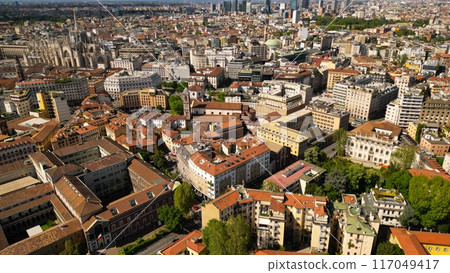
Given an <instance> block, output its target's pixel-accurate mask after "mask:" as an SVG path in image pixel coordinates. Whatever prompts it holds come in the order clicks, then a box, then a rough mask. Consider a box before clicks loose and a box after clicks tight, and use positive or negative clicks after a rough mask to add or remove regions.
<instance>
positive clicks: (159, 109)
mask: <svg viewBox="0 0 450 273" xmlns="http://www.w3.org/2000/svg"><path fill="white" fill-rule="evenodd" d="M156 110H158V111H161V112H162V111H163V110H164V109H163V108H162V106H161V105H159V104H158V105H157V106H156Z"/></svg>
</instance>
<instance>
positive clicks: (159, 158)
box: [150, 150, 166, 169]
mask: <svg viewBox="0 0 450 273" xmlns="http://www.w3.org/2000/svg"><path fill="white" fill-rule="evenodd" d="M150 159H151V160H152V161H153V164H154V165H155V166H156V167H157V168H158V169H165V166H166V159H165V158H164V152H163V151H161V150H158V151H156V153H154V154H152V155H151V156H150Z"/></svg>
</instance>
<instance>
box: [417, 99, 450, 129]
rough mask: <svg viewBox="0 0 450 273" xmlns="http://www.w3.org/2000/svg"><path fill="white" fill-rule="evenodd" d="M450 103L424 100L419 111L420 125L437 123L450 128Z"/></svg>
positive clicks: (447, 101) (441, 100)
mask: <svg viewBox="0 0 450 273" xmlns="http://www.w3.org/2000/svg"><path fill="white" fill-rule="evenodd" d="M449 117H450V101H449V100H444V99H426V100H425V101H424V102H423V104H422V110H421V111H420V118H419V122H420V123H437V124H439V126H441V127H444V126H450V118H449Z"/></svg>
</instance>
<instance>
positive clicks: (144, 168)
mask: <svg viewBox="0 0 450 273" xmlns="http://www.w3.org/2000/svg"><path fill="white" fill-rule="evenodd" d="M128 170H129V171H131V172H133V173H135V174H136V175H138V176H139V177H141V178H142V179H144V180H145V181H146V182H147V183H148V185H149V186H150V185H155V184H160V183H162V182H168V181H170V178H169V177H168V176H167V175H165V174H164V173H162V172H161V171H160V170H158V169H156V168H155V167H153V166H152V165H151V164H149V163H147V162H145V161H142V160H139V159H133V160H132V161H131V164H130V165H129V166H128Z"/></svg>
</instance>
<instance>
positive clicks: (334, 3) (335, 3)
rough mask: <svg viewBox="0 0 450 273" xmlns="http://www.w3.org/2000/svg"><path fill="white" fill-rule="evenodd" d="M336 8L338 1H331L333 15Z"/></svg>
mask: <svg viewBox="0 0 450 273" xmlns="http://www.w3.org/2000/svg"><path fill="white" fill-rule="evenodd" d="M337 7H338V1H337V0H333V1H332V2H331V11H332V12H333V13H336V12H337Z"/></svg>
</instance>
